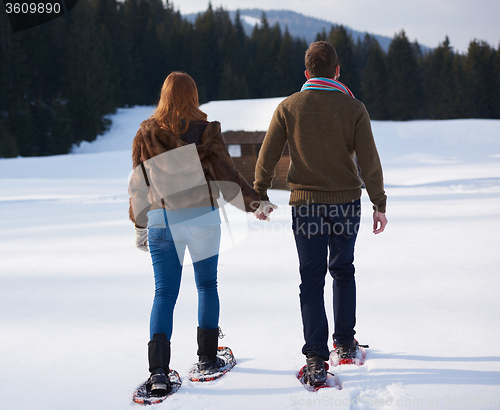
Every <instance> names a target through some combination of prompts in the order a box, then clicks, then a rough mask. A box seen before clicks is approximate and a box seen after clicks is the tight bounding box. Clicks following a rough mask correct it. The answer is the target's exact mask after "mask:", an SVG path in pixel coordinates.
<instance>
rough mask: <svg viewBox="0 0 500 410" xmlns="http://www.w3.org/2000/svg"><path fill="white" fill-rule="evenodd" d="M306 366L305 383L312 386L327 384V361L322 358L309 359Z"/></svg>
mask: <svg viewBox="0 0 500 410" xmlns="http://www.w3.org/2000/svg"><path fill="white" fill-rule="evenodd" d="M306 364H307V366H306V371H305V374H304V381H305V382H306V383H308V384H310V385H311V386H321V385H322V384H325V383H326V379H327V376H326V366H325V360H324V359H323V358H322V357H321V356H313V357H307V358H306Z"/></svg>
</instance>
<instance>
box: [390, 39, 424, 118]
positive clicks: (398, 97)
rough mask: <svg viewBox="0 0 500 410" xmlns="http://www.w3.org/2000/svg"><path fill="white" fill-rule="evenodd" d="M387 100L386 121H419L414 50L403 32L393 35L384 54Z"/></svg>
mask: <svg viewBox="0 0 500 410" xmlns="http://www.w3.org/2000/svg"><path fill="white" fill-rule="evenodd" d="M387 73H388V78H389V81H388V85H387V97H388V104H387V107H388V110H389V117H390V118H391V119H394V120H410V119H415V118H419V117H420V116H421V109H422V94H421V85H420V82H419V78H420V73H419V67H418V61H417V56H416V53H415V46H413V45H412V44H411V43H410V42H409V40H408V38H407V37H406V34H405V32H404V30H403V31H401V32H400V33H398V34H396V36H395V37H394V39H393V40H392V42H391V44H390V46H389V51H388V53H387Z"/></svg>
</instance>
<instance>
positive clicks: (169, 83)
mask: <svg viewBox="0 0 500 410" xmlns="http://www.w3.org/2000/svg"><path fill="white" fill-rule="evenodd" d="M153 118H154V119H155V120H156V122H157V123H158V125H159V126H160V127H161V128H163V129H165V130H167V131H170V132H171V133H172V134H174V135H176V136H179V135H181V134H183V133H185V132H186V131H187V129H188V127H189V122H190V121H206V119H207V114H205V113H204V112H203V111H201V110H200V109H199V102H198V88H197V87H196V83H195V82H194V80H193V79H192V78H191V76H189V75H188V74H186V73H181V72H178V71H174V72H172V73H170V74H169V76H168V77H167V78H166V79H165V81H164V83H163V87H162V88H161V94H160V101H159V102H158V106H157V107H156V110H155V112H154V114H153Z"/></svg>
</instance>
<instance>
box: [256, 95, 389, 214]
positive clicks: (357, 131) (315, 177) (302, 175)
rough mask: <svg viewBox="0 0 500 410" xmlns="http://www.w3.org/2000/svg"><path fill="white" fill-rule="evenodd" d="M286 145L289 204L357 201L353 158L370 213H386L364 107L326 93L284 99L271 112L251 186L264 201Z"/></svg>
mask: <svg viewBox="0 0 500 410" xmlns="http://www.w3.org/2000/svg"><path fill="white" fill-rule="evenodd" d="M286 142H288V147H289V152H290V168H289V170H288V175H287V185H288V187H289V188H290V190H291V194H290V205H303V204H311V203H321V204H340V203H346V202H351V201H354V200H356V199H359V198H360V197H361V186H362V182H361V179H360V177H359V175H358V170H357V166H356V163H355V161H354V160H353V158H354V155H356V157H357V161H358V166H359V168H360V169H361V174H362V177H363V181H364V183H365V186H366V190H367V192H368V195H369V197H370V200H371V202H372V203H373V205H374V209H377V210H378V211H380V212H385V208H386V195H385V192H384V183H383V176H382V167H381V165H380V159H379V156H378V153H377V148H376V146H375V142H374V139H373V134H372V130H371V125H370V117H369V115H368V112H367V111H366V108H365V106H364V105H363V103H361V102H360V101H358V100H356V99H354V98H352V97H350V96H348V95H346V94H343V93H341V92H338V91H329V90H306V91H302V92H298V93H295V94H293V95H291V96H290V97H288V98H286V99H285V100H283V101H282V102H281V103H280V104H279V105H278V107H277V108H276V110H275V112H274V115H273V118H272V120H271V124H270V125H269V129H268V130H267V133H266V136H265V138H264V142H263V144H262V148H261V150H260V153H259V158H258V160H257V165H256V169H255V183H254V188H255V189H256V190H257V191H258V192H259V194H260V196H261V198H262V199H267V198H268V197H267V190H268V189H269V188H271V187H272V180H273V178H274V175H275V168H276V164H277V163H278V161H279V159H280V158H281V155H282V153H283V149H284V147H285V143H286Z"/></svg>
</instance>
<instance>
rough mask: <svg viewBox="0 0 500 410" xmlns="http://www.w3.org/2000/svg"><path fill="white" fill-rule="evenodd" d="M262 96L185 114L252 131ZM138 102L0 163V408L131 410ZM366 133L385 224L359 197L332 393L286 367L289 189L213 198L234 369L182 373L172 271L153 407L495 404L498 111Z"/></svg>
mask: <svg viewBox="0 0 500 410" xmlns="http://www.w3.org/2000/svg"><path fill="white" fill-rule="evenodd" d="M279 100H280V99H268V100H241V101H231V102H224V101H221V102H212V103H209V104H206V105H205V106H203V107H202V109H203V110H205V111H206V112H207V113H208V114H209V119H210V120H218V121H220V122H221V123H222V127H223V130H230V129H232V130H236V129H243V130H248V131H254V130H265V129H266V128H267V125H268V123H269V120H270V117H271V115H272V111H273V109H274V107H275V106H276V104H277V103H278V102H279ZM151 111H152V107H136V108H131V109H120V110H119V111H118V112H117V114H116V115H115V116H113V126H112V128H111V129H110V131H109V132H108V133H107V134H106V135H104V136H102V137H100V138H99V139H98V140H96V141H94V142H92V143H84V144H82V145H80V147H75V148H74V149H73V153H72V154H69V155H62V156H54V157H41V158H15V159H1V160H0V211H1V214H0V215H1V216H0V226H1V228H0V386H2V387H1V391H2V399H1V407H2V408H5V409H9V410H18V409H19V410H21V409H23V410H25V409H29V410H32V409H35V410H42V409H43V410H45V409H47V410H56V409H57V410H59V409H61V410H66V409H76V410H89V409H91V410H100V409H102V410H114V409H131V408H138V405H135V404H133V403H131V395H132V392H133V390H134V388H135V387H137V385H138V384H139V383H141V382H142V381H143V380H144V379H145V378H146V377H147V354H146V352H147V350H146V348H147V341H148V320H149V310H150V308H151V301H152V298H153V289H154V283H153V275H152V267H151V261H150V259H149V255H147V254H145V253H143V252H140V251H138V250H136V249H135V247H134V245H133V228H132V224H131V223H130V222H129V221H128V219H127V209H128V196H127V177H128V174H129V172H130V170H131V160H130V154H131V151H130V147H131V142H132V139H133V137H134V135H135V132H136V130H137V128H138V126H139V124H140V122H141V121H142V120H143V119H145V118H147V117H148V116H149V115H150V113H151ZM373 130H374V134H375V138H376V141H377V145H378V147H379V151H380V156H381V159H382V163H383V166H384V171H385V180H386V186H387V193H388V197H389V201H388V213H387V216H388V218H389V225H388V227H387V230H386V232H384V233H383V234H382V235H378V236H374V235H373V234H372V233H371V215H370V214H371V212H370V205H369V202H368V199H367V197H366V194H364V197H363V205H364V211H363V219H362V229H361V233H360V236H359V239H358V242H357V248H356V268H357V271H356V272H357V281H358V282H357V285H358V324H357V332H358V333H357V338H358V340H359V341H360V342H361V343H363V344H364V343H366V344H369V345H370V349H369V350H368V360H367V362H366V364H365V365H364V366H363V367H359V368H358V367H351V366H347V367H342V368H334V369H333V371H334V372H335V373H336V374H337V376H338V378H339V380H340V382H341V384H342V387H343V389H342V390H341V391H336V390H335V391H334V390H328V389H323V390H321V391H319V392H318V393H316V394H312V393H309V392H307V391H306V390H305V389H304V388H303V387H302V386H301V385H300V384H299V382H298V381H297V380H296V379H295V373H296V371H297V370H298V369H299V368H300V367H301V366H302V365H303V364H304V358H303V356H302V355H301V353H300V350H301V347H302V344H303V339H302V330H301V320H300V311H299V299H298V285H299V277H298V268H297V256H296V252H295V245H294V241H293V237H292V235H291V231H290V229H291V228H290V208H289V207H288V205H287V202H288V194H287V192H285V191H271V195H270V196H271V199H272V200H273V201H274V202H276V203H277V204H278V205H279V209H278V210H277V212H276V213H274V214H273V218H272V221H271V222H269V223H264V222H260V221H257V220H253V219H252V218H251V217H247V216H245V215H244V214H241V213H239V211H237V210H229V216H230V218H236V219H238V220H239V222H238V224H235V225H234V229H237V230H238V232H239V233H241V235H242V236H243V240H242V241H241V242H240V243H238V244H237V245H236V246H234V247H232V248H230V249H229V250H227V251H226V252H224V253H222V254H221V259H220V261H221V262H220V267H219V287H220V298H221V326H222V328H223V330H224V333H226V335H227V336H226V337H225V338H224V339H223V340H222V341H221V343H222V344H225V345H228V346H230V347H231V348H232V349H233V351H234V353H235V355H236V358H237V360H238V364H237V366H236V367H235V368H234V369H233V370H232V371H231V372H230V373H229V374H228V375H227V376H225V377H224V378H223V379H221V380H219V381H217V382H214V383H207V384H201V385H200V384H193V383H190V382H189V381H188V380H187V377H186V376H187V372H188V370H189V368H190V367H191V365H192V364H193V363H194V362H195V361H196V325H197V322H196V317H197V314H196V290H195V285H194V279H193V272H192V267H190V266H187V267H186V268H185V271H184V275H183V283H182V286H181V294H180V296H179V301H178V304H177V306H176V311H175V319H174V334H173V338H172V350H173V357H172V362H171V366H172V367H173V368H175V369H176V370H177V371H179V373H180V374H181V376H182V378H183V383H184V384H183V386H182V388H181V389H180V390H179V392H178V393H176V394H175V395H174V396H172V397H171V398H169V399H168V400H167V401H166V402H164V403H163V404H161V405H159V406H158V408H162V409H163V408H164V409H255V408H258V409H297V408H346V409H380V408H436V409H441V408H448V409H471V408H484V409H493V408H500V347H499V346H498V343H497V342H498V340H499V339H500V330H499V328H498V325H497V324H496V323H497V322H496V320H498V315H499V313H500V301H499V298H498V294H499V293H500V278H499V275H498V266H499V265H500V256H499V253H498V249H497V248H498V244H499V243H500V230H499V228H500V121H497V120H453V121H451V120H450V121H414V122H378V121H374V122H373ZM330 283H331V282H330ZM326 293H327V294H326V299H327V300H329V299H330V298H331V288H330V286H327V291H326ZM328 314H329V317H330V318H331V317H332V311H331V308H330V306H328Z"/></svg>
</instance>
